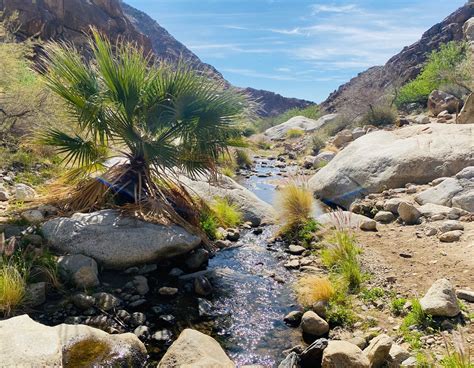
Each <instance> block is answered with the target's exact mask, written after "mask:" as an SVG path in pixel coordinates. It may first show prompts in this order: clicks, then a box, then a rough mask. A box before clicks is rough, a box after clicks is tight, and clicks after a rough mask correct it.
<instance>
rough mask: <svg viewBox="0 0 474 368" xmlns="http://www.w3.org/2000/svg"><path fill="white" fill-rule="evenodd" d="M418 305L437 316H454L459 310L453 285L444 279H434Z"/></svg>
mask: <svg viewBox="0 0 474 368" xmlns="http://www.w3.org/2000/svg"><path fill="white" fill-rule="evenodd" d="M420 305H421V308H422V309H423V311H424V312H425V313H427V314H430V315H432V316H437V317H438V316H439V317H454V316H457V315H458V314H459V312H460V310H459V305H458V301H457V298H456V292H455V290H454V287H453V285H451V283H450V282H449V281H448V280H446V279H439V280H437V281H435V282H434V283H433V285H431V287H430V288H429V290H428V291H427V293H426V294H425V296H424V297H423V298H421V299H420Z"/></svg>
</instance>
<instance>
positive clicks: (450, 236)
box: [439, 230, 463, 243]
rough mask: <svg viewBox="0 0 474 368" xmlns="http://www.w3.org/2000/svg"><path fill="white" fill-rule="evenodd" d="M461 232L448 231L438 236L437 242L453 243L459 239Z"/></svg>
mask: <svg viewBox="0 0 474 368" xmlns="http://www.w3.org/2000/svg"><path fill="white" fill-rule="evenodd" d="M462 234H463V232H462V231H461V230H454V231H448V232H446V233H444V234H441V235H440V236H439V240H440V241H441V242H443V243H453V242H456V241H458V240H459V239H461V236H462Z"/></svg>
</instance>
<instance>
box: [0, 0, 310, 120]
mask: <svg viewBox="0 0 474 368" xmlns="http://www.w3.org/2000/svg"><path fill="white" fill-rule="evenodd" d="M0 12H5V14H6V15H9V14H13V13H17V14H18V19H17V22H18V24H19V25H20V27H19V29H18V32H17V34H18V36H19V38H20V39H26V38H29V37H33V38H41V39H43V40H48V39H55V40H67V41H71V42H73V43H74V44H75V45H76V46H77V47H79V48H82V47H84V43H85V40H86V38H85V37H84V35H85V33H86V32H88V30H89V27H90V26H94V27H96V28H97V29H99V30H100V31H102V32H104V33H105V34H106V35H107V36H108V37H110V38H111V39H112V40H115V39H117V38H118V37H124V38H125V39H128V40H132V41H134V42H136V43H137V44H138V45H140V46H142V47H143V48H144V49H145V50H150V51H153V53H154V54H155V55H156V56H157V57H158V58H159V59H163V60H166V61H168V62H171V63H177V62H179V61H180V60H183V61H185V62H186V63H189V65H191V66H192V67H193V68H194V69H195V70H197V71H199V72H202V73H204V74H206V75H208V76H210V77H212V78H214V79H216V80H218V81H220V82H222V83H223V84H224V85H225V86H227V87H231V84H230V83H229V82H228V81H226V80H225V78H224V77H223V76H222V74H221V73H220V72H219V71H217V70H216V69H215V68H214V67H213V66H211V65H209V64H206V63H204V62H202V61H201V60H200V59H199V57H198V56H197V55H195V54H194V53H193V52H192V51H190V50H189V49H188V48H186V46H184V45H183V44H182V43H180V42H179V41H177V40H176V39H175V38H174V37H173V36H172V35H171V34H170V33H169V32H168V31H166V30H165V29H164V28H163V27H161V26H160V25H159V24H158V23H157V22H156V21H155V20H153V19H152V18H151V17H150V16H148V15H147V14H145V13H144V12H142V11H139V10H137V9H135V8H133V7H131V6H129V5H127V4H125V3H123V2H121V1H120V0H90V1H83V0H0ZM239 89H240V88H239ZM243 90H244V91H245V92H246V93H247V94H249V95H250V96H251V98H252V99H254V100H256V101H259V102H260V104H261V110H260V111H259V114H260V115H261V116H273V115H278V114H281V113H283V112H284V111H286V110H288V109H291V108H296V107H306V106H309V105H311V104H313V102H310V101H306V100H300V99H296V98H286V97H283V96H281V95H279V94H276V93H273V92H270V91H263V90H257V89H253V88H246V89H243Z"/></svg>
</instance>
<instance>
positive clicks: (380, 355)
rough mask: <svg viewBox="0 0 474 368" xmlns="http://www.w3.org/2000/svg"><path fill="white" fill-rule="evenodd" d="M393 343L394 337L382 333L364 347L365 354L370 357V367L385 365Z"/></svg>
mask: <svg viewBox="0 0 474 368" xmlns="http://www.w3.org/2000/svg"><path fill="white" fill-rule="evenodd" d="M392 343H393V341H392V338H391V337H390V336H388V335H385V334H380V335H378V336H376V337H374V338H373V339H372V340H371V341H370V343H369V346H367V348H365V349H364V354H365V355H366V356H367V358H368V359H369V362H370V367H373V368H379V367H381V366H382V365H383V363H384V362H385V360H386V359H387V358H388V356H389V352H390V349H391V347H392Z"/></svg>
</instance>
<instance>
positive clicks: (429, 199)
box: [415, 178, 463, 207]
mask: <svg viewBox="0 0 474 368" xmlns="http://www.w3.org/2000/svg"><path fill="white" fill-rule="evenodd" d="M462 190H463V187H462V186H461V184H460V183H459V181H458V180H457V179H455V178H447V179H446V180H444V181H442V182H441V183H440V184H438V185H437V186H435V187H433V188H429V189H427V190H424V191H423V192H421V193H419V194H418V195H417V196H416V197H415V201H417V202H418V203H419V204H421V205H423V204H427V203H433V204H438V205H440V206H448V207H451V200H452V199H453V197H454V196H455V195H456V194H457V193H459V192H461V191H462Z"/></svg>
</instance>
